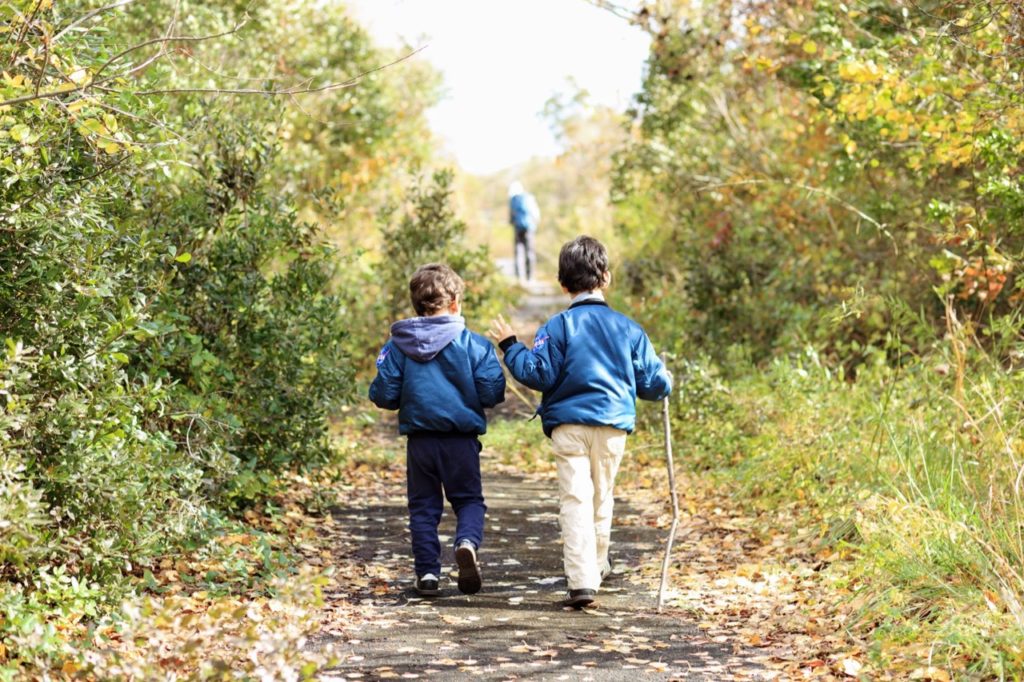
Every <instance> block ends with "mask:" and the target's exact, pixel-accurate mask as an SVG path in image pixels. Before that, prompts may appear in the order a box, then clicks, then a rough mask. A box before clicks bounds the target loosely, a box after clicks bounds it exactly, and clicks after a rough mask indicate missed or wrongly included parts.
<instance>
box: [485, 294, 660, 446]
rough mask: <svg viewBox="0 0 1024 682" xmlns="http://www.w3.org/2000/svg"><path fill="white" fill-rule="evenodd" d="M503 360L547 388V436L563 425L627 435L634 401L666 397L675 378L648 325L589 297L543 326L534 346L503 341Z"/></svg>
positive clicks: (533, 384) (522, 377)
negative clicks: (646, 328) (610, 429)
mask: <svg viewBox="0 0 1024 682" xmlns="http://www.w3.org/2000/svg"><path fill="white" fill-rule="evenodd" d="M501 345H502V350H504V351H505V365H506V366H507V367H508V368H509V370H510V371H511V372H512V376H514V377H515V378H516V379H517V380H518V381H519V382H521V383H523V384H525V385H527V386H529V387H530V388H532V389H534V390H537V391H542V392H543V397H542V399H541V404H540V407H539V408H538V409H537V412H538V414H540V416H541V420H542V421H543V423H544V433H545V434H547V435H548V436H551V432H552V431H553V430H554V429H555V427H556V426H559V425H561V424H586V425H591V426H611V427H614V428H616V429H622V430H623V431H627V432H629V433H632V432H633V427H634V426H635V425H636V399H637V398H638V397H639V398H642V399H644V400H661V399H662V398H664V397H665V396H667V395H668V394H669V393H670V392H671V390H672V380H671V378H670V377H669V375H668V372H667V371H666V370H665V366H664V364H662V362H661V360H660V359H659V358H658V356H657V355H656V354H655V352H654V347H653V346H652V345H651V341H650V339H648V338H647V334H645V333H644V330H643V328H641V327H640V325H638V324H637V323H636V322H634V321H633V320H631V319H629V318H628V317H626V316H625V315H623V314H621V313H617V312H615V311H614V310H612V309H611V308H609V307H608V305H607V304H606V303H605V302H604V301H601V300H594V299H591V300H584V301H580V302H578V303H575V304H573V305H572V306H571V307H570V308H569V309H568V310H565V311H563V312H560V313H558V314H557V315H555V316H554V317H552V318H551V319H550V320H548V322H547V323H546V324H545V325H544V326H543V327H541V328H540V329H538V330H537V336H536V337H535V338H534V342H533V348H532V349H530V348H527V347H526V346H524V345H523V344H522V343H519V342H517V341H516V342H513V340H512V339H506V340H505V341H502V344H501Z"/></svg>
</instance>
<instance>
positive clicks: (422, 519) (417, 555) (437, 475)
mask: <svg viewBox="0 0 1024 682" xmlns="http://www.w3.org/2000/svg"><path fill="white" fill-rule="evenodd" d="M480 450H481V445H480V441H479V440H478V439H477V437H476V436H472V435H464V434H452V435H447V434H436V435H434V434H432V435H425V434H411V435H410V436H409V440H408V443H407V444H406V451H405V452H406V471H407V474H406V475H407V480H408V497H409V530H410V532H411V533H412V554H413V558H414V560H415V563H416V575H417V576H424V575H426V574H427V573H433V574H434V575H436V576H438V577H440V575H441V541H440V540H439V539H438V537H437V526H438V524H439V523H441V513H442V512H443V511H444V498H445V496H447V497H448V503H449V504H451V506H452V510H453V511H454V512H455V518H456V523H455V544H456V545H457V544H458V543H460V542H461V541H463V540H469V541H470V542H472V543H473V545H474V546H475V547H479V546H480V543H481V541H483V536H484V512H486V511H487V506H486V505H485V504H484V494H483V487H482V484H481V481H480Z"/></svg>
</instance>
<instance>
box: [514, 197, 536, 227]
mask: <svg viewBox="0 0 1024 682" xmlns="http://www.w3.org/2000/svg"><path fill="white" fill-rule="evenodd" d="M508 221H509V222H510V223H512V226H513V227H515V228H516V230H517V231H519V232H528V231H532V230H536V229H537V224H538V223H539V222H540V207H539V206H538V205H537V200H536V199H534V197H533V195H532V194H530V193H529V192H523V193H522V194H517V195H515V196H514V197H511V198H510V199H509V200H508Z"/></svg>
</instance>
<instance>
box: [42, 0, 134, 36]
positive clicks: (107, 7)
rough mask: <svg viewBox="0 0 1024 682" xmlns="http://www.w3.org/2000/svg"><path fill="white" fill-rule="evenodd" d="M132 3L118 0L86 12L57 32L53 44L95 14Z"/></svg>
mask: <svg viewBox="0 0 1024 682" xmlns="http://www.w3.org/2000/svg"><path fill="white" fill-rule="evenodd" d="M133 2H135V0H120V2H114V3H111V4H109V5H104V6H103V7H97V8H96V9H94V10H92V11H91V12H86V13H85V14H83V15H82V16H80V17H79V18H77V19H75V20H74V21H72V22H71V23H70V24H68V25H67V26H65V27H64V28H62V29H61V30H59V31H57V34H56V35H54V36H53V42H57V41H58V40H60V39H61V37H62V36H63V35H64V34H65V33H67V32H68V31H70V30H71V29H73V28H76V27H78V26H81V25H82V24H84V23H85V22H87V21H89V20H90V19H92V18H93V17H94V16H96V15H97V14H102V13H103V12H106V11H108V10H112V9H117V8H118V7H124V6H125V5H130V4H132V3H133Z"/></svg>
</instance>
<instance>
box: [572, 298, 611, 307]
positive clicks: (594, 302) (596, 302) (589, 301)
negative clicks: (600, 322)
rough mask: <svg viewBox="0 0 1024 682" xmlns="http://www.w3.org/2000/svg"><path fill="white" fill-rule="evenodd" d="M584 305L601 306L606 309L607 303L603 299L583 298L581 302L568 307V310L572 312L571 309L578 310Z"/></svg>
mask: <svg viewBox="0 0 1024 682" xmlns="http://www.w3.org/2000/svg"><path fill="white" fill-rule="evenodd" d="M585 305H603V306H604V307H605V308H607V307H608V301H606V300H604V299H603V298H584V299H583V300H580V301H576V302H575V303H573V304H572V305H571V306H569V310H572V309H573V308H579V307H581V306H585Z"/></svg>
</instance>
